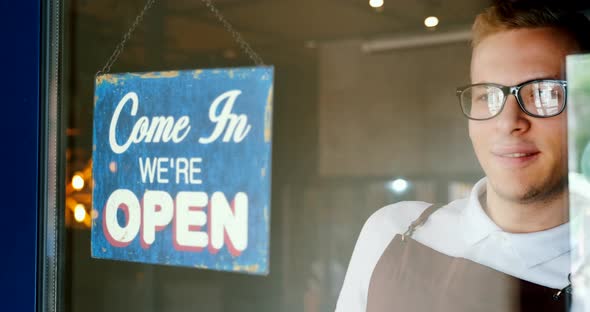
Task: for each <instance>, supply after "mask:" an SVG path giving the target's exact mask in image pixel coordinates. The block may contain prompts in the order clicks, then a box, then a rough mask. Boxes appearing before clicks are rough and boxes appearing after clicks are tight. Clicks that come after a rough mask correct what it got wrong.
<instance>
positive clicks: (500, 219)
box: [480, 186, 569, 233]
mask: <svg viewBox="0 0 590 312" xmlns="http://www.w3.org/2000/svg"><path fill="white" fill-rule="evenodd" d="M567 194H568V193H567V190H565V191H562V192H560V193H558V194H554V195H553V196H551V198H544V199H539V200H531V201H527V202H518V201H513V200H508V199H506V198H503V197H501V196H499V195H498V194H496V193H495V192H494V190H493V189H492V188H491V187H489V186H488V188H487V191H486V193H484V194H483V196H485V198H481V199H482V200H481V201H480V202H482V203H484V210H485V211H486V213H487V214H488V216H489V217H490V218H491V219H492V220H493V221H494V222H495V223H496V224H497V225H498V226H499V227H500V228H501V229H502V230H504V231H506V232H510V233H530V232H538V231H543V230H547V229H550V228H553V227H556V226H558V225H561V224H564V223H566V222H568V220H569V211H568V205H567ZM483 196H482V197H483Z"/></svg>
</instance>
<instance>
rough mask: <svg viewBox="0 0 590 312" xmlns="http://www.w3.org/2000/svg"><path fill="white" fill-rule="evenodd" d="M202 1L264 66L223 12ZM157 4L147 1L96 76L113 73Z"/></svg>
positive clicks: (254, 60)
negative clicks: (139, 26) (135, 34)
mask: <svg viewBox="0 0 590 312" xmlns="http://www.w3.org/2000/svg"><path fill="white" fill-rule="evenodd" d="M201 1H202V2H203V3H204V4H205V6H206V7H207V8H208V9H209V10H210V11H211V13H213V15H215V17H216V18H217V20H218V21H219V22H220V23H221V24H222V25H223V27H224V28H225V30H226V31H227V32H229V33H230V34H231V35H232V37H233V39H234V41H235V42H237V43H238V45H239V46H240V49H242V51H243V52H244V53H246V55H248V57H249V58H250V59H251V60H252V61H253V62H254V63H255V64H256V65H257V66H263V65H264V61H263V60H262V58H261V57H260V56H259V55H258V54H257V53H256V52H254V50H253V49H252V47H250V45H249V44H248V42H246V40H244V38H243V37H242V35H241V34H240V33H239V32H237V31H236V30H235V29H234V28H233V26H232V25H231V24H230V23H229V22H228V21H227V20H226V19H225V17H223V15H222V14H221V12H219V10H218V9H217V8H216V7H215V6H214V5H213V3H212V2H211V1H210V0H201ZM155 2H156V0H148V1H147V3H146V4H145V6H144V7H143V9H142V10H141V12H140V13H139V15H137V17H135V21H134V22H133V24H132V25H131V27H129V30H127V32H126V33H125V34H124V35H123V39H122V40H121V42H119V44H118V45H117V46H116V47H115V51H113V54H111V56H110V57H109V59H108V61H107V63H106V64H105V65H104V67H103V68H102V69H101V70H99V71H98V72H97V73H96V76H99V75H103V74H107V73H109V72H110V71H111V66H113V64H115V62H116V61H117V59H118V58H119V55H120V54H121V52H123V50H124V49H125V44H126V43H127V41H129V39H130V38H131V35H132V34H133V32H134V31H135V28H137V26H138V25H139V24H140V23H141V22H142V21H143V16H144V15H145V13H146V12H147V11H148V10H149V9H150V8H151V7H152V6H153V5H154V3H155Z"/></svg>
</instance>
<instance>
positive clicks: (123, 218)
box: [92, 67, 273, 274]
mask: <svg viewBox="0 0 590 312" xmlns="http://www.w3.org/2000/svg"><path fill="white" fill-rule="evenodd" d="M272 90H273V68H272V67H252V68H237V69H236V68H234V69H210V70H195V71H170V72H154V73H125V74H112V75H102V76H99V77H97V79H96V89H95V103H94V104H95V108H94V137H93V166H92V173H93V179H94V181H93V183H94V189H93V199H92V203H93V220H92V256H93V257H95V258H103V259H115V260H126V261H135V262H143V263H154V264H166V265H179V266H190V267H198V268H206V269H213V270H222V271H236V272H246V273H252V274H268V261H269V259H268V257H269V228H270V168H271V167H270V165H271V157H270V156H271V155H270V154H271V116H272Z"/></svg>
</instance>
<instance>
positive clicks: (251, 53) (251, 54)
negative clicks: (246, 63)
mask: <svg viewBox="0 0 590 312" xmlns="http://www.w3.org/2000/svg"><path fill="white" fill-rule="evenodd" d="M201 1H202V2H203V3H204V4H205V6H207V8H208V9H209V10H210V11H211V13H213V15H215V17H216V18H217V20H218V21H219V22H220V23H221V24H222V25H223V27H224V28H225V30H226V31H227V32H229V33H230V34H231V35H232V37H233V38H234V40H235V41H236V42H237V43H238V45H239V46H240V48H241V49H242V51H243V52H244V53H246V54H247V55H248V57H249V58H250V59H251V60H252V61H254V63H255V64H256V65H257V66H263V65H264V61H263V60H262V58H261V57H260V56H259V55H258V54H257V53H256V52H254V50H253V49H252V47H250V45H249V44H248V42H246V40H244V38H243V37H242V35H240V33H239V32H237V31H236V30H235V29H234V28H233V26H232V25H231V24H230V23H229V22H228V21H227V20H226V19H225V17H223V15H222V14H221V12H219V10H218V9H217V8H216V7H215V6H214V5H213V3H211V0H201Z"/></svg>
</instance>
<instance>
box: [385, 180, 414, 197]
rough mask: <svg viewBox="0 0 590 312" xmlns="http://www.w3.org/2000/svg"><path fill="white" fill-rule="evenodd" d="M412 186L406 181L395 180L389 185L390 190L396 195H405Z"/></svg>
mask: <svg viewBox="0 0 590 312" xmlns="http://www.w3.org/2000/svg"><path fill="white" fill-rule="evenodd" d="M409 186H410V184H409V183H408V181H407V180H405V179H401V178H400V179H395V180H393V181H392V182H390V184H389V188H390V189H391V190H392V191H393V192H394V193H396V194H401V193H404V192H405V191H407V190H408V187H409Z"/></svg>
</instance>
